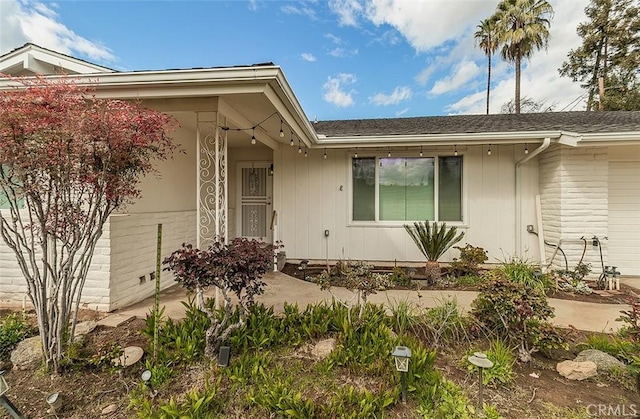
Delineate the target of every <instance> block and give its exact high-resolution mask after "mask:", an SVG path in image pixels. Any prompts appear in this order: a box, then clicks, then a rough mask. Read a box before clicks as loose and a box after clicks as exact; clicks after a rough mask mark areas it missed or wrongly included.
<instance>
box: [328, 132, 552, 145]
mask: <svg viewBox="0 0 640 419" xmlns="http://www.w3.org/2000/svg"><path fill="white" fill-rule="evenodd" d="M562 134H563V133H562V131H532V132H483V133H460V134H436V135H422V134H417V135H379V136H349V137H322V136H319V140H318V143H317V144H318V146H321V147H330V148H349V147H360V148H366V147H381V146H389V147H394V146H396V147H398V146H399V147H402V146H416V145H433V146H439V145H451V144H452V143H454V144H457V145H461V146H462V145H474V144H496V145H500V144H522V143H529V142H542V141H543V140H544V139H545V138H551V139H553V140H556V141H557V140H558V139H559V138H560V137H561V136H562Z"/></svg>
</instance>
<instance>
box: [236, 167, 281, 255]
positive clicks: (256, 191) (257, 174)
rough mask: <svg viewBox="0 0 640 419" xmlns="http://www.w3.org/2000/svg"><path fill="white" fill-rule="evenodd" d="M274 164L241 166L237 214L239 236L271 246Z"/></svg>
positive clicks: (239, 169) (239, 168)
mask: <svg viewBox="0 0 640 419" xmlns="http://www.w3.org/2000/svg"><path fill="white" fill-rule="evenodd" d="M270 166H271V163H264V162H261V163H240V164H239V165H238V181H239V184H238V197H239V200H240V202H239V209H240V211H238V214H237V220H238V226H240V233H241V234H240V235H241V236H242V237H246V238H249V239H256V240H261V241H264V242H267V243H271V240H272V235H271V230H270V228H269V225H270V222H271V211H272V204H271V197H272V191H273V176H272V174H271V173H270Z"/></svg>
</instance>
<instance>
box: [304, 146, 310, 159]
mask: <svg viewBox="0 0 640 419" xmlns="http://www.w3.org/2000/svg"><path fill="white" fill-rule="evenodd" d="M304 156H305V157H309V155H308V154H307V146H304Z"/></svg>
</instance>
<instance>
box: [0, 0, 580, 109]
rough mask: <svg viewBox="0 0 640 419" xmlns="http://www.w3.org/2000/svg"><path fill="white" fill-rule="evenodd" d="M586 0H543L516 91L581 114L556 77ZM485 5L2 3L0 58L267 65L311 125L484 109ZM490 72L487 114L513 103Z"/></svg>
mask: <svg viewBox="0 0 640 419" xmlns="http://www.w3.org/2000/svg"><path fill="white" fill-rule="evenodd" d="M587 1H588V0H551V1H550V3H551V4H552V5H553V6H554V9H555V16H554V19H553V23H552V26H551V35H552V37H551V40H550V44H549V48H548V50H547V51H540V52H538V53H536V54H535V55H534V56H533V58H532V60H531V61H530V62H529V63H526V65H525V67H524V69H523V79H522V85H523V95H524V96H529V97H531V98H533V99H535V100H538V101H545V103H546V104H548V105H549V106H553V108H554V109H555V110H580V109H583V108H584V101H578V102H576V103H574V101H575V99H576V98H578V97H579V96H580V95H582V94H583V91H582V90H581V89H580V87H579V86H578V84H577V83H573V82H572V81H571V80H569V79H566V78H560V77H559V76H558V72H557V69H558V67H560V65H561V64H562V61H563V60H564V59H566V56H567V53H568V52H569V50H570V49H571V48H576V47H577V46H579V45H580V38H579V37H578V36H577V35H576V33H575V30H576V26H577V24H578V23H579V22H581V21H584V20H585V15H584V11H583V9H584V7H585V6H586V5H587ZM496 5H497V1H486V0H329V1H321V0H304V1H275V0H251V1H249V0H233V1H59V2H37V1H30V0H0V54H1V53H5V52H8V51H10V50H12V49H14V48H16V47H19V46H21V45H22V44H24V43H25V42H33V43H36V44H38V45H41V46H43V47H47V48H50V49H53V50H56V51H59V52H62V53H66V54H69V55H73V56H76V57H79V58H83V59H86V60H88V61H91V62H94V63H97V64H102V65H105V66H108V67H111V68H114V69H117V70H149V69H170V68H191V67H216V66H228V65H242V64H253V63H260V62H273V63H275V64H277V65H279V66H281V67H282V69H283V70H284V73H285V75H286V77H287V79H288V80H289V82H290V83H291V85H292V87H293V89H294V92H295V93H296V95H297V97H298V100H299V101H300V103H301V104H302V106H303V108H304V110H305V112H306V114H307V116H308V117H309V118H310V119H313V118H315V117H317V118H318V119H320V120H328V119H356V118H380V117H397V116H424V115H447V114H469V113H484V112H485V100H486V99H485V98H486V96H485V95H486V74H487V73H486V72H487V68H486V67H487V62H486V57H485V56H484V55H483V54H482V52H481V51H480V50H479V49H477V48H475V47H474V43H473V32H474V31H475V29H476V28H475V27H476V25H477V24H478V23H479V22H480V20H481V19H483V18H486V17H488V16H489V15H491V14H492V13H493V11H494V10H495V7H496ZM494 62H495V65H494V67H493V69H492V92H491V97H492V100H491V112H492V113H497V112H499V110H500V106H501V105H502V104H503V103H505V102H507V101H508V100H509V99H511V98H512V97H513V89H514V81H513V68H512V66H510V65H508V64H506V63H504V62H503V61H502V60H501V59H500V58H499V57H495V58H494Z"/></svg>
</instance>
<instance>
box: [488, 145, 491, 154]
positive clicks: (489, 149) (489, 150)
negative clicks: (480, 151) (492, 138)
mask: <svg viewBox="0 0 640 419" xmlns="http://www.w3.org/2000/svg"><path fill="white" fill-rule="evenodd" d="M490 155H491V144H489V148H488V149H487V156H490Z"/></svg>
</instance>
